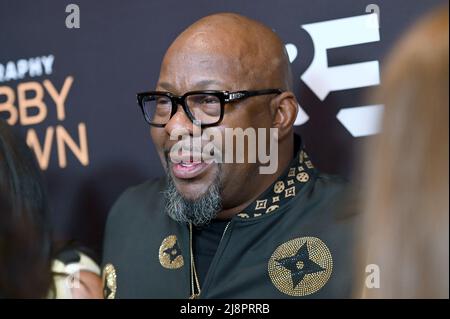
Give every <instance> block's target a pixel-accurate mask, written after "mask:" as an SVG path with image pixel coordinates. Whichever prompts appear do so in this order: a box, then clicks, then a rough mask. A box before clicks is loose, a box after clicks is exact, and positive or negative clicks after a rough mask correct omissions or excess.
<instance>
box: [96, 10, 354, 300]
mask: <svg viewBox="0 0 450 319" xmlns="http://www.w3.org/2000/svg"><path fill="white" fill-rule="evenodd" d="M138 103H139V105H140V107H141V110H142V112H143V115H144V119H145V120H146V122H147V123H148V124H150V127H151V137H152V139H153V142H154V145H155V147H156V149H157V151H158V154H159V156H160V159H161V163H162V165H163V167H164V169H165V172H166V175H167V176H166V177H165V178H163V179H161V180H156V181H148V182H146V183H144V184H142V185H138V186H136V187H133V188H130V189H128V190H127V191H126V192H125V193H124V194H123V195H122V196H121V197H120V198H119V200H118V201H117V202H116V204H115V205H114V207H113V208H112V210H111V212H110V215H109V217H108V222H107V226H106V234H105V243H104V258H103V269H104V271H103V277H104V293H105V297H106V298H298V297H316V298H345V297H348V296H350V291H351V286H352V251H353V247H352V229H353V224H354V218H355V217H354V216H355V215H354V214H352V213H349V211H348V210H342V209H340V207H341V206H342V203H345V202H346V201H345V200H344V199H345V191H344V185H345V184H344V182H343V181H342V180H341V179H339V178H337V177H332V176H328V175H324V174H321V173H319V172H318V170H317V169H316V168H314V166H313V164H312V162H311V160H310V158H309V157H308V155H307V153H306V151H305V150H304V148H303V145H302V143H301V139H300V137H298V136H296V135H295V134H294V132H293V124H294V121H295V118H296V116H297V110H298V103H297V101H296V98H295V96H294V94H293V93H292V76H291V70H290V64H289V59H288V56H287V54H286V51H285V48H284V45H283V43H282V41H281V40H280V39H279V38H278V36H277V35H276V34H275V33H274V32H273V31H272V30H270V29H269V28H267V27H266V26H264V25H262V24H261V23H259V22H256V21H254V20H251V19H248V18H245V17H242V16H239V15H236V14H215V15H211V16H208V17H205V18H203V19H200V20H199V21H197V22H196V23H194V24H193V25H191V26H190V27H188V28H187V29H186V30H185V31H184V32H183V33H181V34H180V35H179V36H178V37H177V38H176V40H175V41H174V42H173V43H172V45H171V46H170V47H169V49H168V50H167V52H166V54H165V56H164V59H163V62H162V65H161V71H160V75H159V80H158V83H157V84H156V88H155V90H154V91H149V92H143V93H139V94H138ZM239 129H242V130H246V132H248V133H249V134H250V133H252V132H254V134H255V135H254V136H255V138H254V139H250V138H248V139H246V141H247V143H245V144H244V149H243V150H242V149H239V147H238V146H237V145H236V144H228V145H227V144H226V142H224V141H226V140H227V139H228V141H230V139H229V136H227V134H228V133H230V132H232V133H234V134H237V135H239V134H238V133H239V132H240V131H239ZM242 130H241V131H242ZM199 132H201V133H202V134H197V133H199ZM205 132H207V133H209V135H208V134H203V133H205ZM205 136H206V137H205ZM208 136H209V137H208ZM211 136H215V137H216V138H215V139H212V138H211ZM196 139H197V140H198V141H200V142H199V143H198V144H196V145H197V147H195V145H194V144H195V140H196ZM231 140H233V136H232V137H231ZM256 141H257V143H256ZM273 141H275V144H274V143H272V142H273ZM211 144H212V145H211ZM208 145H209V147H210V148H208V151H205V148H207V146H208ZM230 145H231V146H230ZM260 150H264V152H263V153H264V154H267V153H270V159H271V160H273V161H274V163H275V165H272V170H269V169H267V166H266V167H265V168H266V170H265V171H264V165H263V164H264V163H265V164H267V158H265V159H264V158H263V157H262V156H258V159H257V160H251V156H250V155H249V154H251V153H252V152H253V154H256V153H258V152H259V151H260ZM238 153H244V160H243V161H238V160H234V161H233V160H231V161H229V160H228V161H225V160H224V158H228V159H229V158H230V157H228V155H230V154H236V157H237V154H238ZM259 153H261V152H259ZM259 153H258V155H260V154H259ZM231 157H232V156H231ZM271 164H273V163H271ZM262 168H263V169H262ZM268 171H270V173H267V172H268Z"/></svg>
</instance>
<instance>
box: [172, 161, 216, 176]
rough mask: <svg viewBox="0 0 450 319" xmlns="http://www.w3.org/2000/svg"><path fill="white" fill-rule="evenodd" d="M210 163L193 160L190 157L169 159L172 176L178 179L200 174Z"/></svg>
mask: <svg viewBox="0 0 450 319" xmlns="http://www.w3.org/2000/svg"><path fill="white" fill-rule="evenodd" d="M210 165H211V164H210V163H205V162H203V161H198V160H197V161H194V160H192V159H191V158H188V159H183V160H181V161H180V160H176V161H172V160H171V161H170V165H169V166H170V169H171V170H172V174H173V176H175V177H176V178H179V179H192V178H195V177H197V176H199V175H200V174H202V173H203V172H204V171H205V170H206V169H207V168H208V167H209V166H210Z"/></svg>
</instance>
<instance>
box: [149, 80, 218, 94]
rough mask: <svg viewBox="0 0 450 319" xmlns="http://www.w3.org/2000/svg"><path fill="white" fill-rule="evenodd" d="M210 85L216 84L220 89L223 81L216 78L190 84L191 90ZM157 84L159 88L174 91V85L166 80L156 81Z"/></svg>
mask: <svg viewBox="0 0 450 319" xmlns="http://www.w3.org/2000/svg"><path fill="white" fill-rule="evenodd" d="M210 85H216V86H218V87H219V88H221V89H222V88H224V85H225V84H224V83H223V82H220V81H218V80H201V81H199V82H196V83H195V84H194V85H193V86H192V89H191V90H202V89H204V88H205V87H208V86H210ZM157 86H158V87H161V88H163V89H164V90H167V91H171V92H176V89H175V87H174V86H173V85H172V84H170V83H168V82H160V83H158V85H157Z"/></svg>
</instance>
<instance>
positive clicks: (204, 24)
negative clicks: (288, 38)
mask: <svg viewBox="0 0 450 319" xmlns="http://www.w3.org/2000/svg"><path fill="white" fill-rule="evenodd" d="M283 54H284V45H283V44H282V42H281V41H280V39H279V38H278V37H277V36H276V35H275V34H274V33H273V31H272V30H270V29H269V28H267V27H265V26H264V25H262V24H260V23H259V22H256V21H253V20H250V19H247V18H245V17H242V16H238V15H234V14H223V15H222V14H219V15H214V16H210V17H206V18H203V19H201V20H199V21H198V22H196V23H194V24H193V25H192V26H190V27H189V28H187V29H186V30H185V31H184V32H182V33H181V34H180V35H179V36H178V37H177V39H176V40H175V41H174V42H173V43H172V45H171V46H170V47H169V49H168V50H167V52H166V55H165V56H164V59H163V61H162V65H161V72H160V79H159V84H161V83H166V84H171V85H172V86H174V87H177V88H178V89H179V90H184V89H189V90H191V88H193V87H194V86H197V83H200V84H205V83H202V81H205V80H210V81H212V80H217V81H221V82H225V83H226V84H229V85H227V89H234V88H236V89H242V88H246V89H249V88H251V87H253V86H255V87H262V86H264V85H266V84H267V85H268V83H269V82H270V81H271V79H273V78H279V77H280V75H281V74H280V73H285V72H284V70H282V67H281V66H282V65H283V61H284V60H286V58H285V57H283ZM280 67H281V68H280ZM282 76H283V75H281V77H282ZM264 82H267V83H266V84H265V83H264ZM276 82H280V81H276ZM209 84H210V85H211V86H214V85H215V84H217V83H209ZM198 87H201V85H198ZM204 88H206V87H205V86H203V87H202V88H201V89H204Z"/></svg>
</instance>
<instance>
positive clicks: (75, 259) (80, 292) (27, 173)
mask: <svg viewBox="0 0 450 319" xmlns="http://www.w3.org/2000/svg"><path fill="white" fill-rule="evenodd" d="M54 255H57V257H56V258H54V257H53V256H54ZM99 273H100V269H99V267H98V266H97V265H96V264H95V262H94V261H93V260H92V259H91V258H90V257H88V256H87V255H86V254H84V253H81V251H79V250H75V249H72V248H71V249H68V248H67V247H66V248H65V249H63V250H60V251H59V252H58V253H56V254H55V253H54V246H53V244H52V238H51V229H50V223H49V219H48V205H47V195H46V191H45V187H44V186H43V181H42V176H41V172H40V171H39V168H38V166H37V164H36V161H35V159H34V157H33V154H32V152H31V150H30V149H29V148H28V146H27V145H26V144H25V141H23V140H22V139H21V138H20V137H19V136H18V135H17V134H15V132H14V131H13V130H12V128H11V127H9V126H8V125H7V124H6V123H5V122H4V121H3V120H0V298H64V299H65V298H100V297H101V280H100V277H99Z"/></svg>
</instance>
